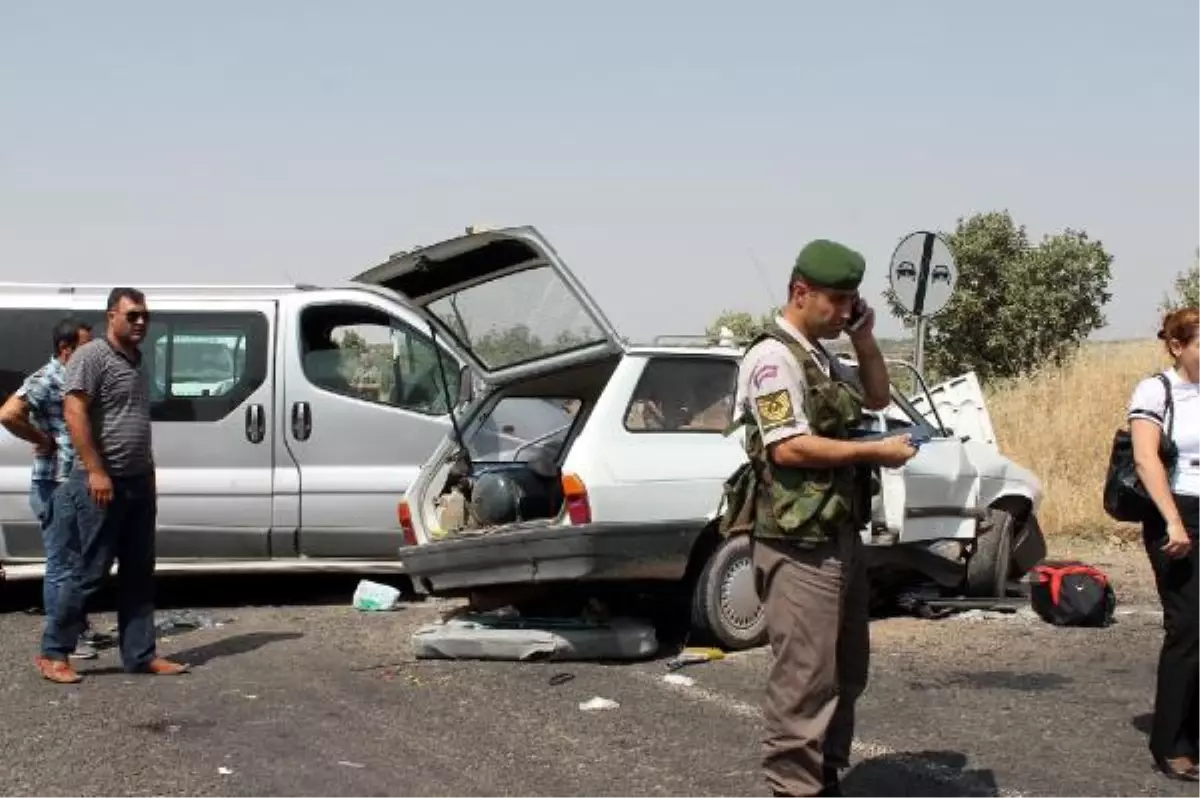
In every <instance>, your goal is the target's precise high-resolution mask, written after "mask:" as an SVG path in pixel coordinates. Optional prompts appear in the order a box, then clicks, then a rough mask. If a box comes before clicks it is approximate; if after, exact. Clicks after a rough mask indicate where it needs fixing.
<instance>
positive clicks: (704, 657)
mask: <svg viewBox="0 0 1200 798" xmlns="http://www.w3.org/2000/svg"><path fill="white" fill-rule="evenodd" d="M718 659H725V652H724V651H722V650H721V649H719V648H685V649H684V650H683V651H680V652H679V653H678V654H676V655H675V656H674V657H672V658H671V659H670V660H668V661H667V670H671V671H677V670H679V669H680V668H683V667H686V666H688V665H697V664H699V663H702V662H712V661H714V660H718Z"/></svg>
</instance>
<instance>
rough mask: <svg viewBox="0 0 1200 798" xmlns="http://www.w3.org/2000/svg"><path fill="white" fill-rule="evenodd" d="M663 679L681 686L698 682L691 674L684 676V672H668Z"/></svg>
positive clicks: (688, 685)
mask: <svg viewBox="0 0 1200 798" xmlns="http://www.w3.org/2000/svg"><path fill="white" fill-rule="evenodd" d="M663 681H664V682H666V683H667V684H677V685H679V686H680V687H691V686H692V685H694V684H695V683H696V680H695V679H693V678H692V677H691V676H684V675H683V674H682V673H668V674H667V675H666V676H664V677H663Z"/></svg>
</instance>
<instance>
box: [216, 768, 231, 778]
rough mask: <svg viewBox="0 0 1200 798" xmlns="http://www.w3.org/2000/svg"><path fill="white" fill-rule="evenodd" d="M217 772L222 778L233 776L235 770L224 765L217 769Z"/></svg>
mask: <svg viewBox="0 0 1200 798" xmlns="http://www.w3.org/2000/svg"><path fill="white" fill-rule="evenodd" d="M217 772H218V773H220V774H221V775H222V776H232V775H233V768H227V767H225V766H224V765H221V766H220V767H219V768H217Z"/></svg>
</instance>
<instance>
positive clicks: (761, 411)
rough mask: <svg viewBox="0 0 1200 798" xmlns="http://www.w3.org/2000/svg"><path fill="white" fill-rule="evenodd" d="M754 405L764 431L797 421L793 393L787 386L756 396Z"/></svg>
mask: <svg viewBox="0 0 1200 798" xmlns="http://www.w3.org/2000/svg"><path fill="white" fill-rule="evenodd" d="M754 405H755V407H756V408H757V409H758V418H759V423H760V424H761V426H762V428H763V431H764V432H765V431H766V430H771V429H775V428H776V427H783V426H787V425H788V424H793V423H795V421H796V409H795V408H794V407H792V395H791V394H790V393H788V390H787V388H780V389H779V390H778V391H772V392H771V393H768V394H765V395H763V396H759V397H756V398H755V400H754Z"/></svg>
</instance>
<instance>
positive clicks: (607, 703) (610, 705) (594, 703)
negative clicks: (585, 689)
mask: <svg viewBox="0 0 1200 798" xmlns="http://www.w3.org/2000/svg"><path fill="white" fill-rule="evenodd" d="M619 706H621V705H620V704H618V703H617V702H616V701H613V700H612V699H611V698H601V697H600V696H596V697H595V698H590V699H588V700H587V701H584V702H582V703H580V705H579V708H580V709H581V710H583V711H584V712H599V711H600V710H604V709H616V708H617V707H619Z"/></svg>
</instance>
